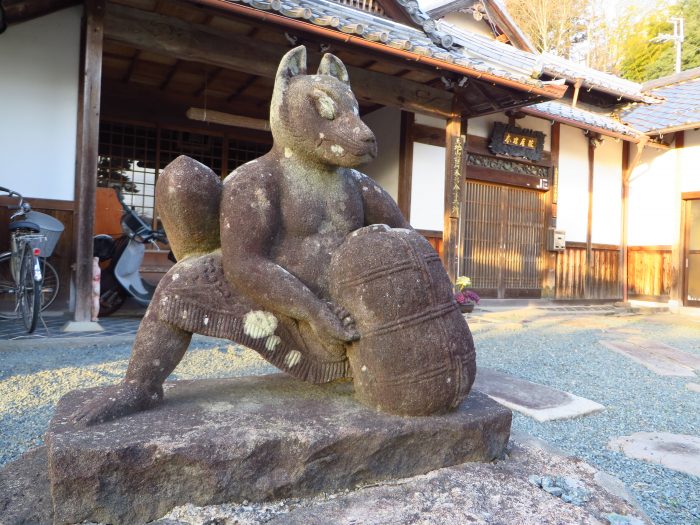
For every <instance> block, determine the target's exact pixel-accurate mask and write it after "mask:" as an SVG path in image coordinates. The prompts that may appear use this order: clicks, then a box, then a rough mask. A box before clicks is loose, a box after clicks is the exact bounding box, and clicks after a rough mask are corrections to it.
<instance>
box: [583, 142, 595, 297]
mask: <svg viewBox="0 0 700 525" xmlns="http://www.w3.org/2000/svg"><path fill="white" fill-rule="evenodd" d="M593 137H595V135H590V136H589V138H588V221H587V223H586V265H585V268H584V270H585V275H584V280H583V297H584V298H585V299H589V298H590V294H591V279H592V276H593V175H594V172H595V169H594V168H595V144H594V142H593Z"/></svg>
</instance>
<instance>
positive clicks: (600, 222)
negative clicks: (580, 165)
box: [562, 137, 622, 245]
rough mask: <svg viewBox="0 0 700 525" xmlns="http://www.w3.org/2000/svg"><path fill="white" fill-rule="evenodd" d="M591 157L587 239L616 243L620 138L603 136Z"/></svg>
mask: <svg viewBox="0 0 700 525" xmlns="http://www.w3.org/2000/svg"><path fill="white" fill-rule="evenodd" d="M562 147H566V145H563V146H562ZM593 158H594V163H593V224H592V229H591V239H592V242H594V243H599V244H618V245H619V244H620V243H621V242H622V141H619V142H618V141H615V139H612V138H610V137H606V138H605V139H604V140H603V142H602V143H601V144H599V145H598V147H597V148H596V149H595V155H594V157H593Z"/></svg>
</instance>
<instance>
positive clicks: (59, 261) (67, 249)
mask: <svg viewBox="0 0 700 525" xmlns="http://www.w3.org/2000/svg"><path fill="white" fill-rule="evenodd" d="M26 200H27V202H29V204H31V205H32V209H33V210H34V211H40V212H42V213H46V214H47V215H51V216H52V217H56V218H57V219H58V220H59V221H61V222H62V223H63V226H64V227H65V230H63V235H62V236H61V239H60V240H59V241H58V245H57V246H56V249H55V250H54V252H53V255H52V256H51V257H50V258H49V261H50V262H51V264H53V265H54V267H55V268H56V270H58V278H59V280H60V286H61V287H60V290H59V294H58V297H57V298H56V301H55V302H54V304H53V305H52V307H51V309H59V310H61V309H67V307H68V298H69V295H70V284H69V283H70V278H71V262H72V260H73V253H74V247H73V202H72V201H60V200H51V199H32V198H31V197H27V198H26ZM16 203H17V201H16V200H15V199H10V198H9V197H6V196H2V197H0V252H5V251H9V249H10V232H9V230H8V225H9V223H10V215H12V212H13V211H14V210H9V209H8V208H7V206H8V205H16Z"/></svg>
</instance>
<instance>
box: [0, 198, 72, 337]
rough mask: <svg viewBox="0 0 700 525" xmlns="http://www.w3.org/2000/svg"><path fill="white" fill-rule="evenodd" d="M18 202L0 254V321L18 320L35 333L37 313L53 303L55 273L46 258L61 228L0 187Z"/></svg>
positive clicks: (55, 290) (48, 217)
mask: <svg viewBox="0 0 700 525" xmlns="http://www.w3.org/2000/svg"><path fill="white" fill-rule="evenodd" d="M0 191H3V192H6V193H7V194H8V195H9V196H10V197H15V198H17V199H18V200H19V204H18V205H17V206H11V209H17V211H15V212H14V213H13V214H12V215H11V216H10V225H9V230H10V251H9V252H5V253H2V254H0V318H2V319H16V318H18V317H21V318H22V320H23V322H24V326H25V328H26V329H27V332H28V333H32V332H33V331H34V330H35V329H36V325H37V322H38V319H39V313H40V312H41V311H43V310H45V309H46V308H48V307H49V306H50V305H51V303H53V301H54V300H55V299H56V296H57V295H58V290H59V286H60V283H59V278H58V272H57V271H56V269H55V268H54V267H53V265H52V264H51V263H49V262H48V261H47V260H46V258H47V257H49V256H50V255H51V253H53V250H54V248H55V247H56V244H57V243H58V240H59V238H60V236H61V233H62V232H63V224H61V222H60V221H59V220H57V219H55V218H54V217H51V216H50V215H46V214H45V213H40V212H35V211H32V208H31V206H30V205H29V203H27V202H25V201H24V197H22V195H20V194H19V193H17V192H16V191H14V190H10V189H8V188H3V187H0Z"/></svg>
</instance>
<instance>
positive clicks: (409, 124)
mask: <svg viewBox="0 0 700 525" xmlns="http://www.w3.org/2000/svg"><path fill="white" fill-rule="evenodd" d="M414 118H415V117H414V115H413V113H409V112H407V111H402V112H401V138H400V144H399V195H398V199H399V202H398V205H399V209H400V210H401V213H403V216H404V217H406V220H407V221H408V222H411V189H412V186H413V184H412V182H413V140H414V139H413V126H414V123H413V121H414Z"/></svg>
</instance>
